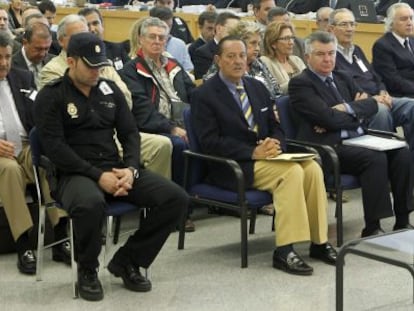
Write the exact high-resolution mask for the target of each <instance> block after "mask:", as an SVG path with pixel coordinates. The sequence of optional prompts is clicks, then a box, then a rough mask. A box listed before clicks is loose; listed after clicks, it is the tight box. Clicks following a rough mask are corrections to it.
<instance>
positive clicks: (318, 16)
mask: <svg viewBox="0 0 414 311" xmlns="http://www.w3.org/2000/svg"><path fill="white" fill-rule="evenodd" d="M325 10H330V12H331V13H332V11H333V9H332V8H331V7H330V6H322V7H320V8H319V9H318V10H317V11H316V20H317V21H318V20H320V19H321V14H322V12H323V11H325ZM329 14H330V13H329Z"/></svg>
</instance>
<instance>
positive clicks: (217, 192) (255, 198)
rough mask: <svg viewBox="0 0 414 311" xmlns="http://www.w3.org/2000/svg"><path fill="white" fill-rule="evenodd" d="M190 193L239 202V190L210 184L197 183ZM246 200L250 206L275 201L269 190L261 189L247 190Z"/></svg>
mask: <svg viewBox="0 0 414 311" xmlns="http://www.w3.org/2000/svg"><path fill="white" fill-rule="evenodd" d="M189 194H190V195H192V196H196V197H199V198H202V199H209V200H216V201H221V202H226V203H233V204H238V200H237V192H234V191H230V190H225V189H223V188H219V187H216V186H213V185H209V184H196V185H194V186H192V187H191V189H190V191H189ZM246 200H247V202H248V207H249V208H261V207H262V206H264V205H267V204H270V203H272V201H273V200H272V196H271V194H270V193H269V192H266V191H259V190H247V191H246Z"/></svg>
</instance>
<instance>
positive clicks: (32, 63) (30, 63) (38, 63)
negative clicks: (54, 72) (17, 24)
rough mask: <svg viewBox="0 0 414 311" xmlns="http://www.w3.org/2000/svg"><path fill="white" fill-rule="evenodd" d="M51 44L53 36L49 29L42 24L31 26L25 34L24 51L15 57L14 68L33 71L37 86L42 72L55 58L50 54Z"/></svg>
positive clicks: (26, 29)
mask: <svg viewBox="0 0 414 311" xmlns="http://www.w3.org/2000/svg"><path fill="white" fill-rule="evenodd" d="M51 43H52V34H51V32H50V29H49V27H47V26H46V25H44V24H42V23H35V24H31V25H29V26H27V27H26V28H25V31H24V33H23V47H22V49H21V50H20V51H18V52H17V53H16V54H14V55H13V60H12V66H13V67H17V68H21V69H24V70H29V71H31V72H32V73H33V76H34V78H35V83H36V86H38V75H39V72H40V70H42V68H43V66H44V65H45V64H46V63H47V62H48V61H49V60H51V59H52V58H53V57H54V55H52V54H49V53H48V51H49V48H50V45H51Z"/></svg>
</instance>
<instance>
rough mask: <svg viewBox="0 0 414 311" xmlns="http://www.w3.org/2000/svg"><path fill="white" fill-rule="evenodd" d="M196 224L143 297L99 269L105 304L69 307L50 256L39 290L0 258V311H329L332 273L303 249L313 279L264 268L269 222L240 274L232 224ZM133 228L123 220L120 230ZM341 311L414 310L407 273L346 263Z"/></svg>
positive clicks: (261, 224)
mask: <svg viewBox="0 0 414 311" xmlns="http://www.w3.org/2000/svg"><path fill="white" fill-rule="evenodd" d="M348 194H349V195H350V197H351V201H350V202H349V203H346V204H345V205H344V217H345V223H344V231H345V240H348V241H349V240H350V239H354V238H357V237H358V235H359V234H360V230H361V229H362V224H363V222H362V220H361V216H362V211H361V207H360V205H361V203H360V199H359V191H352V192H348ZM332 206H333V203H331V207H332ZM329 212H330V215H329V222H330V224H331V225H330V230H329V232H330V233H329V236H330V240H331V242H333V243H335V226H334V217H333V208H331V209H330V211H329ZM195 216H196V217H195V218H196V221H195V223H196V226H197V231H196V232H194V233H190V234H187V236H186V247H185V250H183V251H178V250H177V239H178V234H177V233H174V234H172V235H171V237H170V238H169V240H168V242H167V244H166V245H165V247H164V248H163V250H162V252H161V253H160V255H159V257H158V258H157V260H156V261H155V263H154V264H153V267H152V270H151V275H152V282H153V290H152V291H151V292H149V293H134V292H130V291H127V290H125V289H124V288H123V286H122V281H121V280H120V279H118V278H115V277H113V276H111V275H110V274H109V273H108V271H107V270H105V269H101V271H100V272H99V275H100V278H101V281H102V283H103V286H104V290H105V299H104V300H103V301H101V302H86V301H84V300H82V299H72V298H71V287H70V280H71V277H70V269H69V268H68V267H66V266H63V265H62V264H57V263H55V262H52V261H51V259H50V253H48V255H47V257H46V259H45V269H44V276H43V281H41V282H36V280H35V278H34V277H31V276H24V275H21V274H19V273H18V272H17V268H16V255H15V254H9V255H1V256H0V303H1V304H2V305H0V310H4V311H14V310H19V311H20V310H30V311H37V310H42V311H47V310H53V311H64V310H81V311H89V310H121V311H127V310H134V311H135V310H137V311H141V310H154V311H163V310H168V311H170V310H171V311H175V310H176V311H186V310H196V311H204V310H206V311H210V310H211V311H227V310H228V311H234V310H249V311H250V310H264V311H267V310H269V311H270V310H277V311H284V310H287V311H291V310H312V311H313V310H315V311H332V310H335V268H334V267H332V266H328V265H326V264H323V263H321V262H317V261H315V260H313V259H310V258H309V257H308V243H302V244H301V245H298V246H297V247H296V249H297V250H298V251H299V253H300V254H302V255H303V257H304V259H305V260H306V261H307V262H308V263H309V264H311V265H312V266H313V267H314V269H315V272H314V275H312V276H308V277H301V276H292V275H289V274H286V273H283V272H281V271H278V270H275V269H273V268H272V267H271V256H272V249H273V245H274V235H273V233H272V232H271V231H270V225H271V217H269V216H262V215H260V216H259V218H258V224H257V228H256V234H254V235H252V236H250V237H249V254H250V256H249V267H248V268H247V269H241V268H240V256H239V238H240V234H239V220H238V219H237V218H235V217H230V216H212V215H207V212H206V210H204V209H201V210H197V211H196V215H195ZM134 221H135V220H134ZM132 223H133V220H129V221H128V222H127V226H128V225H132ZM124 224H125V223H124ZM392 225H393V219H386V220H385V221H383V228H384V229H385V231H390V230H391V229H392ZM345 310H352V311H357V310H384V311H389V310H392V311H394V310H414V304H413V280H412V278H411V276H410V274H409V273H408V272H407V271H406V270H403V269H400V268H396V267H392V266H388V265H385V264H381V263H378V262H374V261H370V260H368V259H362V258H360V257H355V256H352V255H350V256H348V257H347V261H346V266H345Z"/></svg>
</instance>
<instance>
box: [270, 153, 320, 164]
mask: <svg viewBox="0 0 414 311" xmlns="http://www.w3.org/2000/svg"><path fill="white" fill-rule="evenodd" d="M315 157H316V154H313V153H282V154H279V155H278V156H276V157H272V158H266V160H270V161H294V162H296V161H306V160H312V159H314V158H315Z"/></svg>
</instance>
